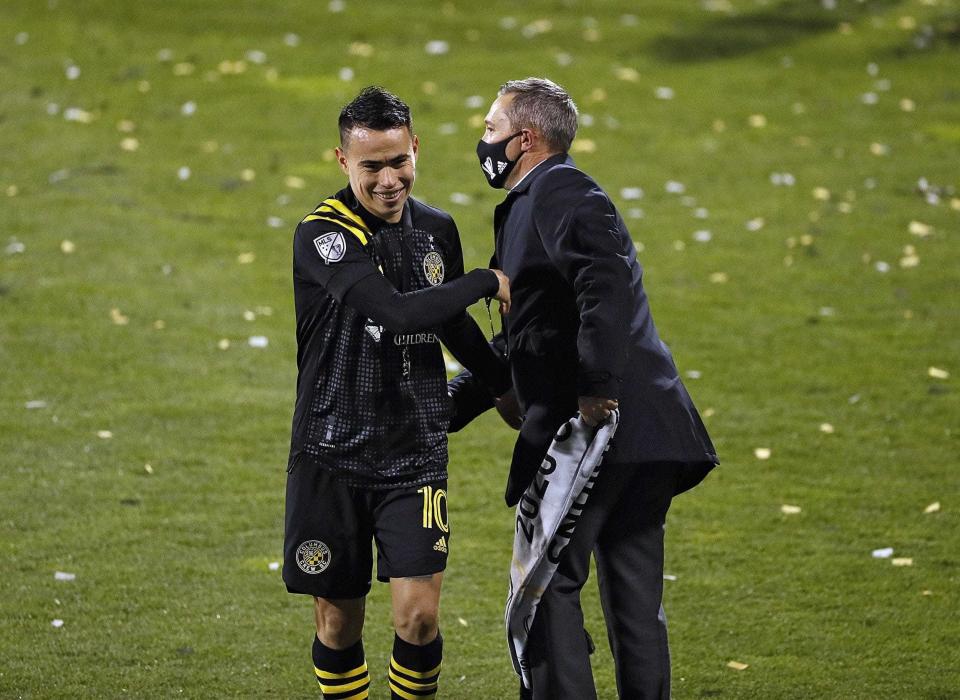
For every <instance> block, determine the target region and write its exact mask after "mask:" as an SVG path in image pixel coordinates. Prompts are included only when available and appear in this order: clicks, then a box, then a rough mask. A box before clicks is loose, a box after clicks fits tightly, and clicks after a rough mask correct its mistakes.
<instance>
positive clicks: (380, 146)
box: [337, 127, 420, 223]
mask: <svg viewBox="0 0 960 700" xmlns="http://www.w3.org/2000/svg"><path fill="white" fill-rule="evenodd" d="M419 147H420V144H419V141H418V140H417V137H416V136H413V135H412V134H411V133H410V130H409V129H407V128H406V127H399V128H396V129H387V130H386V131H375V130H373V129H367V128H364V127H357V128H355V129H351V131H350V133H349V135H348V137H347V139H346V142H345V143H344V144H343V145H342V146H341V147H340V148H338V149H337V160H338V161H339V162H340V168H341V169H342V170H343V172H344V173H346V175H347V177H348V178H350V188H351V189H352V190H353V193H354V194H355V195H356V196H357V199H358V200H360V204H362V205H363V206H364V208H365V209H366V210H367V211H369V212H370V213H371V214H374V215H376V216H378V217H380V218H381V219H383V220H384V221H388V222H390V223H396V222H398V221H400V216H401V214H402V213H403V205H404V203H405V202H406V201H407V197H409V196H410V190H412V189H413V181H414V180H415V179H416V170H417V151H418V149H419Z"/></svg>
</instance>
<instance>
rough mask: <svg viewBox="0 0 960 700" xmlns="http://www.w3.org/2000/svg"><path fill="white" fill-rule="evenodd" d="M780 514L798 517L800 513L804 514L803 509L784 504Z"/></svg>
mask: <svg viewBox="0 0 960 700" xmlns="http://www.w3.org/2000/svg"><path fill="white" fill-rule="evenodd" d="M780 512H781V513H783V514H784V515H798V514H799V513H802V512H803V508H801V507H800V506H794V505H790V504H788V503H784V504H783V505H782V506H780Z"/></svg>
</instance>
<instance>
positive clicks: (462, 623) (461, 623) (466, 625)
mask: <svg viewBox="0 0 960 700" xmlns="http://www.w3.org/2000/svg"><path fill="white" fill-rule="evenodd" d="M457 622H459V623H460V626H461V627H469V626H470V623H469V622H467V621H466V620H465V619H463V618H462V617H458V618H457Z"/></svg>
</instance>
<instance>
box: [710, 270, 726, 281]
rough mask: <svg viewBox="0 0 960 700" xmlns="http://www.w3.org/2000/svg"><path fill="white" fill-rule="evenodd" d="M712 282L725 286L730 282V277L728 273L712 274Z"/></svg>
mask: <svg viewBox="0 0 960 700" xmlns="http://www.w3.org/2000/svg"><path fill="white" fill-rule="evenodd" d="M710 281H711V282H713V283H714V284H725V283H726V282H729V281H730V276H729V275H728V274H727V273H726V272H712V273H710Z"/></svg>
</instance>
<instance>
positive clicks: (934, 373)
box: [927, 367, 950, 379]
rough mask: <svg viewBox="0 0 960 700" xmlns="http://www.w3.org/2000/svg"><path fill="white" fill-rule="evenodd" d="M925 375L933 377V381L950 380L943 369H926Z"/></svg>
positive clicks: (948, 374) (947, 373)
mask: <svg viewBox="0 0 960 700" xmlns="http://www.w3.org/2000/svg"><path fill="white" fill-rule="evenodd" d="M927 374H928V375H930V376H931V377H933V378H934V379H949V378H950V373H949V372H948V371H947V370H945V369H941V368H940V367H928V368H927Z"/></svg>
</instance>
